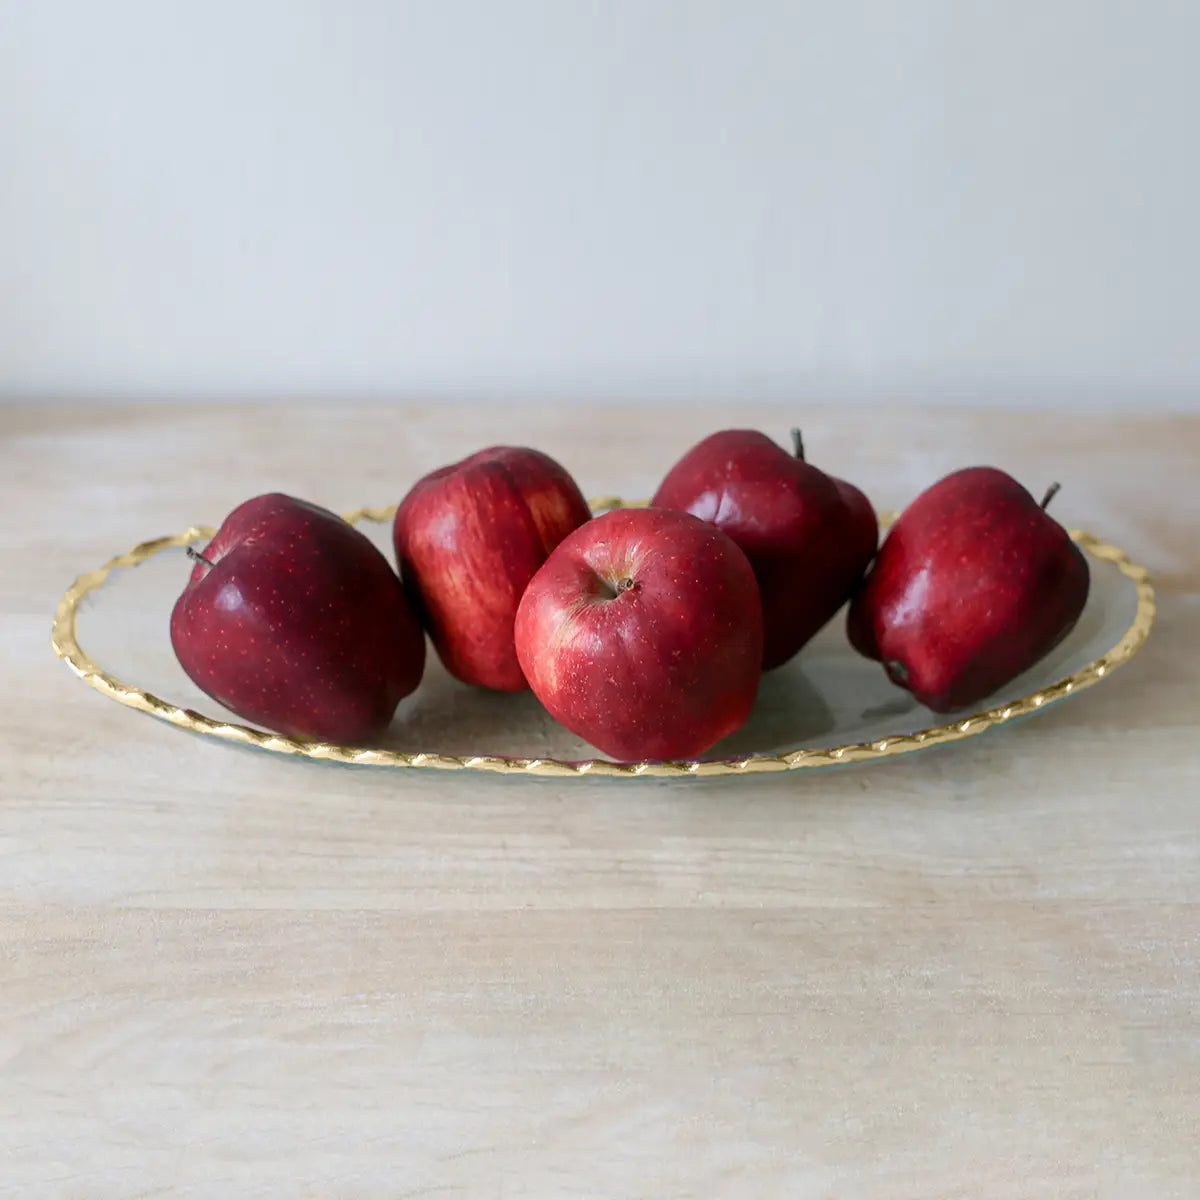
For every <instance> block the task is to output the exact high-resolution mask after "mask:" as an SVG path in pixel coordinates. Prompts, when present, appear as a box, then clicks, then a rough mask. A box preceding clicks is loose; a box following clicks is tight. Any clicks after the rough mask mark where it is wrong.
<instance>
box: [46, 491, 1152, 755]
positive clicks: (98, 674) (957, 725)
mask: <svg viewBox="0 0 1200 1200" xmlns="http://www.w3.org/2000/svg"><path fill="white" fill-rule="evenodd" d="M590 503H591V507H592V510H593V512H600V511H603V510H605V509H611V508H627V507H640V506H641V505H644V504H645V501H632V502H627V501H624V500H622V499H621V498H620V497H619V496H604V497H600V498H598V499H595V500H592V501H591V502H590ZM395 512H396V506H395V505H390V506H386V507H381V508H356V509H354V510H353V511H352V512H348V513H346V514H344V515H345V519H346V520H347V521H348V522H349V523H350V524H352V525H354V524H357V523H358V522H359V521H363V520H368V521H390V520H391V519H392V517H393V516H394V515H395ZM894 519H895V518H894V514H891V513H881V514H880V523H881V525H882V526H883V527H885V528H886V527H887V525H889V524H890V523H891V521H892V520H894ZM215 532H216V530H215V529H213V528H212V527H211V526H206V525H194V526H193V527H192V528H191V529H188V530H186V531H185V532H183V533H178V534H174V535H172V536H169V537H161V538H155V539H154V540H152V541H148V542H142V543H141V544H140V545H137V546H135V547H134V548H133V549H132V550H130V551H129V552H128V553H126V554H119V555H117V556H116V557H115V558H111V559H109V561H108V562H106V563H105V564H104V566H102V567H98V568H97V569H96V570H94V571H88V572H86V573H85V574H83V575H80V576H79V578H78V579H76V580H75V582H74V583H73V584H72V585H71V586H70V587H69V588H68V589H67V591H66V593H65V594H64V595H63V598H62V600H61V601H59V605H58V612H57V613H56V614H55V618H54V628H53V631H52V635H51V645H52V646H53V648H54V653H55V654H57V655H58V657H59V658H61V659H63V660H64V661H65V662H66V664H67V665H68V666H69V667H70V668H71V670H72V671H74V672H75V674H76V675H78V676H79V678H80V679H82V680H83V681H84V682H85V683H88V684H91V686H92V687H94V688H95V689H96V690H97V691H99V692H101V693H102V694H103V695H105V696H108V697H109V698H110V699H112V700H116V701H117V703H119V704H125V705H128V706H129V707H130V708H134V709H137V710H138V711H139V712H144V713H147V714H148V715H149V716H152V717H158V718H159V719H160V720H163V721H169V722H170V723H171V724H172V725H177V726H179V728H181V729H188V730H191V731H192V732H193V733H203V734H207V735H209V736H210V737H218V738H225V739H227V740H228V741H233V742H242V743H243V744H245V745H250V746H257V747H259V748H260V749H263V750H272V751H274V752H276V753H278V754H296V755H302V756H304V757H306V758H317V759H326V760H329V761H332V762H341V763H356V764H365V765H371V766H386V767H413V768H425V769H433V770H442V771H459V770H476V771H492V772H499V773H503V774H526V775H554V776H559V777H563V778H581V777H584V776H607V777H616V778H623V779H628V778H636V777H639V776H653V777H666V778H677V777H685V776H690V777H711V776H724V775H754V774H758V773H761V772H768V771H795V770H800V769H803V768H807V767H826V766H833V765H835V764H838V763H855V762H867V761H870V760H872V759H876V758H891V757H894V756H896V755H899V754H908V753H911V752H912V751H914V750H920V749H923V748H924V747H926V746H938V745H942V744H943V743H945V742H956V741H960V740H961V739H962V738H967V737H974V736H975V735H976V734H980V733H984V732H986V731H987V730H989V729H994V728H996V727H997V726H998V725H1003V724H1004V723H1005V722H1007V721H1013V720H1016V719H1017V718H1018V717H1023V716H1027V715H1028V714H1029V713H1033V712H1036V711H1037V710H1038V709H1040V708H1044V707H1045V706H1046V705H1047V704H1050V703H1052V702H1053V701H1055V700H1059V699H1062V698H1063V697H1064V696H1068V695H1070V694H1071V693H1073V692H1077V691H1080V690H1082V689H1083V688H1086V687H1091V686H1092V684H1094V683H1098V682H1099V681H1100V680H1101V679H1103V678H1104V677H1105V676H1106V675H1108V674H1110V673H1111V672H1112V671H1114V670H1116V668H1117V667H1120V666H1123V665H1124V664H1125V663H1127V662H1128V661H1129V660H1130V659H1131V658H1132V657H1133V656H1134V654H1136V653H1137V651H1138V650H1139V649H1140V648H1141V646H1142V644H1143V643H1144V642H1145V640H1146V638H1147V637H1148V636H1149V634H1150V629H1151V626H1152V625H1153V624H1154V617H1155V612H1156V607H1155V599H1154V588H1153V585H1152V584H1151V582H1150V576H1149V573H1148V572H1147V571H1146V569H1145V568H1144V567H1139V566H1137V565H1136V564H1135V563H1132V562H1131V561H1130V560H1129V557H1128V556H1127V555H1126V554H1125V552H1124V551H1123V550H1121V549H1119V548H1118V547H1116V546H1113V545H1110V544H1109V543H1108V542H1104V541H1101V539H1100V538H1098V537H1095V536H1094V535H1092V534H1090V533H1086V532H1084V531H1083V530H1079V529H1075V530H1071V537H1072V538H1073V539H1074V540H1075V542H1076V543H1077V544H1078V545H1079V546H1080V547H1081V548H1082V549H1083V550H1085V551H1086V552H1087V553H1088V554H1090V555H1091V556H1092V557H1093V558H1096V559H1099V560H1100V561H1102V562H1108V563H1112V564H1113V565H1114V566H1115V567H1116V568H1117V569H1118V570H1119V571H1120V572H1121V574H1122V575H1125V576H1126V577H1127V578H1129V579H1130V580H1132V581H1133V583H1134V585H1135V586H1136V588H1137V613H1136V614H1135V616H1134V619H1133V623H1132V624H1131V625H1130V626H1129V628H1128V629H1127V630H1126V631H1125V633H1124V634H1123V635H1122V637H1121V639H1120V641H1118V642H1117V644H1116V645H1115V646H1113V648H1112V649H1111V650H1109V651H1108V652H1107V653H1106V654H1103V655H1101V656H1100V657H1099V658H1097V659H1095V660H1094V661H1093V662H1090V663H1088V665H1087V666H1086V667H1083V668H1082V669H1081V670H1079V671H1076V672H1075V673H1074V674H1073V675H1069V676H1067V677H1066V678H1065V679H1060V680H1059V681H1058V682H1057V683H1054V684H1051V685H1050V686H1049V687H1046V688H1042V689H1040V690H1039V691H1036V692H1032V693H1030V694H1029V695H1028V696H1022V697H1021V698H1020V699H1018V700H1014V701H1012V702H1011V703H1010V704H1005V705H1002V706H1000V707H998V708H988V709H983V710H981V711H980V712H976V713H972V714H971V715H970V716H966V717H960V718H959V719H958V720H957V721H953V722H951V723H949V724H946V725H934V726H931V727H930V728H928V729H922V730H919V731H917V732H916V733H906V734H896V735H894V736H890V737H883V738H878V739H876V740H875V741H872V742H856V743H852V744H849V745H843V746H822V747H809V748H806V749H797V750H789V751H785V752H783V753H781V754H752V755H749V756H747V757H744V758H733V759H689V760H685V761H679V762H637V763H619V762H612V761H611V760H609V759H606V758H592V759H585V760H581V761H578V762H569V761H564V760H561V759H555V758H504V757H501V756H498V755H473V756H469V757H458V756H455V755H448V754H426V753H405V752H402V751H398V750H378V749H370V748H369V747H361V746H339V745H335V744H332V743H327V742H306V741H301V740H299V739H296V738H290V737H284V736H282V735H281V734H276V733H264V732H263V731H261V730H258V729H251V728H250V727H249V726H246V725H238V724H235V723H232V722H225V721H215V720H213V719H212V718H211V717H206V716H204V715H203V714H202V713H198V712H194V711H192V710H191V709H187V708H179V707H178V706H177V705H174V704H171V703H169V702H168V701H166V700H162V699H160V698H159V697H158V696H155V695H153V694H152V693H150V692H147V691H145V690H143V689H142V688H139V687H135V686H133V685H131V684H127V683H123V682H122V681H121V680H119V679H117V678H116V677H115V676H113V675H110V674H109V673H108V672H106V671H104V670H103V669H102V668H101V667H100V666H99V665H98V664H97V663H95V662H93V660H92V659H91V658H90V657H89V656H88V655H87V654H86V653H85V652H84V651H83V649H82V648H81V647H80V645H79V641H78V638H77V636H76V617H77V614H78V610H79V603H80V601H81V600H82V599H83V598H84V596H86V595H88V594H89V593H90V592H94V591H96V590H97V589H98V588H99V587H100V586H101V585H102V584H103V583H104V581H105V580H106V579H107V578H108V576H109V574H110V573H111V572H112V571H113V570H115V569H116V568H117V567H136V566H138V565H139V564H140V563H143V562H145V561H146V560H147V559H148V558H151V557H152V556H153V555H155V554H158V553H159V552H160V551H163V550H167V549H170V548H172V547H176V546H187V545H190V544H191V543H192V542H195V541H199V540H201V539H207V538H211V537H212V536H213V535H214V534H215Z"/></svg>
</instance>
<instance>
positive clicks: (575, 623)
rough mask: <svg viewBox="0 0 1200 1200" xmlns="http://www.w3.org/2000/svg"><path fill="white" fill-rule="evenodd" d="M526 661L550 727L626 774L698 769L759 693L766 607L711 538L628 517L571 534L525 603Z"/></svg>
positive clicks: (522, 639) (737, 556)
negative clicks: (632, 767) (663, 766)
mask: <svg viewBox="0 0 1200 1200" xmlns="http://www.w3.org/2000/svg"><path fill="white" fill-rule="evenodd" d="M516 644H517V653H518V655H519V657H520V662H521V666H522V668H523V669H524V672H525V675H526V677H527V678H528V680H529V683H530V686H531V687H532V688H533V690H534V693H535V694H536V696H537V697H538V699H539V700H540V701H541V702H542V704H543V705H545V707H546V709H547V710H548V711H549V713H550V714H551V716H553V717H554V718H555V719H556V720H557V721H559V722H560V723H561V724H563V725H565V726H566V727H567V728H568V729H570V730H571V731H572V732H573V733H576V734H578V735H579V736H580V737H582V738H585V739H586V740H587V741H589V742H590V743H591V744H592V745H593V746H596V747H597V748H598V749H600V750H601V751H603V752H604V753H605V754H607V755H610V756H611V757H613V758H616V759H620V760H622V761H626V762H628V761H633V760H640V759H676V758H691V757H693V756H695V755H697V754H702V753H703V752H704V751H705V750H707V749H709V747H710V746H712V745H713V744H714V743H715V742H717V741H719V740H720V739H721V738H723V737H726V736H727V735H728V734H731V733H733V732H734V731H735V730H737V729H739V728H740V727H741V726H742V725H743V724H744V723H745V721H746V718H747V717H748V716H749V714H750V710H751V708H752V707H753V705H754V700H755V697H756V695H757V693H758V682H759V677H760V675H761V671H762V666H761V664H762V606H761V604H760V601H759V595H758V585H757V583H756V582H755V579H754V572H753V570H751V567H750V564H749V562H747V560H746V556H745V555H744V554H743V553H742V552H741V551H740V550H739V549H738V548H737V545H736V544H735V543H734V542H733V541H732V540H731V539H730V538H728V537H727V536H726V535H725V534H723V533H722V532H721V531H720V530H719V529H716V528H715V527H714V526H712V525H710V524H708V523H706V522H704V521H700V520H698V519H697V518H695V517H692V516H689V515H688V514H687V513H680V512H672V511H668V510H666V509H654V508H648V509H621V510H617V511H615V512H609V513H605V514H603V515H602V516H599V517H597V518H596V519H595V520H593V521H589V522H588V524H586V525H584V526H582V527H581V528H580V529H577V530H575V532H574V533H572V534H570V535H569V536H568V537H567V538H565V539H564V540H563V542H562V543H561V544H560V545H559V547H558V549H556V550H555V551H554V553H553V554H551V555H550V557H549V558H548V559H547V560H546V563H545V565H544V566H543V567H542V568H541V569H540V570H539V571H538V573H537V574H536V575H535V576H534V577H533V580H532V581H531V582H530V584H529V587H528V588H527V589H526V591H525V595H524V597H523V599H522V600H521V605H520V608H519V610H518V612H517V621H516Z"/></svg>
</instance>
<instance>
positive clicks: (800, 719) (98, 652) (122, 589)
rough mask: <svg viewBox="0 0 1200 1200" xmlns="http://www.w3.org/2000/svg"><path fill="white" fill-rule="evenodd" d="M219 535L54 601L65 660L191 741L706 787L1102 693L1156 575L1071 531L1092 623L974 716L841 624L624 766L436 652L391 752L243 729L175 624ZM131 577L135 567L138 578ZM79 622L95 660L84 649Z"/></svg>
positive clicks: (386, 544) (134, 557)
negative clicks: (455, 671) (695, 734)
mask: <svg viewBox="0 0 1200 1200" xmlns="http://www.w3.org/2000/svg"><path fill="white" fill-rule="evenodd" d="M637 503H638V502H634V504H637ZM591 504H592V508H593V511H596V512H600V511H603V510H605V509H609V508H618V507H623V506H624V505H625V504H626V502H625V501H622V500H621V499H620V498H618V497H615V496H607V497H603V498H601V499H598V500H593V501H591ZM394 513H395V506H392V507H386V508H360V509H356V510H355V511H353V512H351V513H347V514H346V520H347V521H349V522H351V523H352V524H358V523H360V522H361V523H363V528H364V532H365V533H366V534H367V535H368V536H369V537H370V538H371V540H372V541H373V542H375V544H376V545H378V546H379V547H380V549H381V550H383V552H384V554H385V555H386V556H387V557H388V559H389V561H390V560H391V545H390V541H391V536H390V535H391V530H390V525H389V524H388V522H390V520H391V518H392V516H393V515H394ZM893 519H894V515H893V514H890V513H881V514H880V523H881V525H882V526H884V527H885V528H886V526H887V525H888V524H890V523H891V521H892V520H893ZM214 532H215V530H213V529H212V528H211V527H206V526H195V527H193V528H191V529H189V530H187V531H186V532H184V533H180V534H175V535H174V536H170V537H162V538H156V539H155V540H153V541H149V542H143V543H142V544H141V545H139V546H135V547H134V548H133V549H132V550H131V551H129V553H127V554H121V555H118V556H117V557H116V558H113V559H110V560H109V562H107V563H105V564H104V566H102V567H99V568H98V569H96V570H94V571H89V572H87V573H86V574H84V575H81V576H80V577H79V578H78V579H77V580H76V581H75V583H74V584H72V586H71V587H70V588H69V589H68V591H67V593H66V594H65V595H64V596H63V598H62V600H61V602H60V603H59V607H58V613H57V615H56V617H55V620H54V630H53V637H52V644H53V647H54V651H55V653H56V654H58V656H59V657H60V658H62V659H64V660H65V661H66V663H67V664H68V666H70V668H71V669H72V670H73V671H74V672H75V673H76V674H77V675H78V676H79V677H80V678H81V679H82V680H84V682H86V683H89V684H91V685H92V687H94V688H96V689H97V690H99V691H100V692H102V693H103V694H104V695H106V696H108V697H110V698H111V699H113V700H116V701H118V702H119V703H121V704H126V705H128V706H129V707H130V708H134V709H137V710H138V711H139V712H142V713H146V714H148V715H150V716H153V717H158V718H160V719H161V720H164V721H169V722H171V724H173V725H178V726H179V727H181V728H183V729H188V730H191V731H192V732H194V733H200V734H204V735H206V736H209V737H216V738H225V739H227V740H229V741H235V742H242V743H244V744H247V745H252V746H258V747H260V748H262V749H264V750H270V751H274V752H276V753H281V754H298V755H304V756H307V757H309V758H319V759H328V760H332V761H335V762H344V763H361V764H370V765H376V766H386V767H405V768H414V767H416V768H432V769H439V770H478V771H495V772H504V773H525V774H530V775H555V776H564V777H575V778H578V777H583V776H594V775H604V776H616V777H620V778H631V777H638V776H644V775H648V776H692V777H696V776H719V775H746V774H753V773H757V772H765V771H791V770H798V769H802V768H809V767H823V766H832V765H836V764H840V763H854V762H863V761H867V760H871V759H876V758H885V757H891V756H894V755H899V754H905V753H908V752H910V751H913V750H919V749H922V748H924V747H927V746H937V745H942V744H945V743H947V742H953V741H958V740H960V739H961V738H965V737H972V736H974V735H975V734H979V733H983V732H985V731H986V730H989V729H994V728H996V727H997V726H998V725H1003V724H1004V723H1005V722H1007V721H1012V720H1016V719H1017V718H1018V717H1024V716H1028V715H1030V714H1032V713H1036V712H1038V711H1039V710H1041V709H1043V708H1045V707H1046V706H1047V705H1048V704H1051V703H1053V702H1054V701H1057V700H1061V699H1063V698H1065V697H1067V696H1071V695H1074V694H1075V693H1076V692H1079V691H1080V690H1082V689H1083V688H1086V687H1089V686H1091V685H1092V684H1094V683H1097V682H1099V681H1100V680H1102V679H1104V678H1106V677H1107V676H1108V674H1109V673H1110V672H1111V671H1112V670H1113V669H1115V668H1116V667H1119V666H1121V665H1122V664H1123V663H1125V662H1127V661H1128V660H1129V659H1130V658H1131V657H1132V656H1133V655H1134V653H1135V652H1136V651H1137V650H1138V648H1139V647H1140V646H1141V645H1142V643H1143V642H1144V641H1145V640H1146V637H1147V635H1148V634H1149V632H1150V627H1151V625H1152V624H1153V622H1154V613H1155V608H1154V590H1153V588H1152V586H1151V584H1150V580H1149V576H1148V575H1147V572H1146V571H1145V569H1144V568H1142V567H1138V566H1135V565H1134V564H1133V563H1131V562H1130V561H1129V559H1128V558H1127V557H1126V555H1125V553H1124V552H1123V551H1121V550H1119V549H1118V548H1117V547H1115V546H1110V545H1108V544H1107V543H1106V542H1103V541H1101V540H1100V539H1099V538H1097V537H1094V536H1093V535H1091V534H1089V533H1084V532H1083V531H1081V530H1073V531H1072V533H1071V536H1072V537H1073V538H1074V539H1075V541H1076V542H1077V543H1078V544H1079V545H1080V546H1081V547H1082V548H1083V549H1084V550H1085V551H1086V552H1087V554H1088V556H1089V560H1090V562H1089V565H1090V566H1091V569H1092V586H1091V592H1090V595H1089V597H1088V602H1087V607H1086V608H1085V609H1084V612H1083V615H1082V616H1081V617H1080V619H1079V622H1078V624H1077V625H1076V627H1075V629H1074V630H1073V631H1072V632H1071V634H1070V635H1069V636H1068V637H1067V638H1066V639H1065V640H1064V641H1063V642H1062V644H1061V645H1059V646H1058V647H1057V648H1056V649H1055V650H1054V651H1053V652H1052V653H1051V654H1050V655H1049V656H1048V657H1047V658H1045V659H1043V660H1042V661H1041V662H1040V663H1038V664H1037V665H1036V666H1035V667H1033V668H1032V669H1031V670H1029V671H1027V672H1026V673H1025V674H1024V675H1022V676H1020V677H1019V678H1018V679H1016V680H1014V681H1013V682H1012V683H1011V684H1009V685H1008V687H1006V688H1003V689H1002V690H1001V691H999V692H998V693H996V695H994V696H993V697H991V698H990V703H989V706H988V707H987V708H986V709H982V710H980V711H977V712H963V713H958V714H951V715H950V716H948V717H947V716H944V715H943V716H937V715H935V714H934V713H932V712H930V711H929V710H928V709H926V708H924V707H922V706H921V705H919V704H918V703H917V702H916V701H915V700H914V699H913V698H912V697H911V696H910V695H909V694H908V693H907V692H905V691H903V690H901V689H900V688H897V687H895V686H894V685H893V684H892V683H891V682H889V680H888V679H887V677H886V676H885V675H884V673H883V669H882V668H881V667H880V666H879V664H878V663H874V662H869V661H868V660H866V659H864V658H862V657H860V656H859V655H858V654H857V653H856V652H855V651H854V650H853V649H852V648H851V646H850V644H849V642H848V641H847V640H846V636H845V632H844V620H845V618H844V615H843V614H839V615H838V616H836V617H835V618H834V619H833V620H832V621H831V622H830V623H829V625H827V626H826V627H825V629H824V630H823V631H822V632H821V633H820V634H818V635H817V637H816V638H814V639H813V641H812V642H810V643H809V644H808V645H807V646H806V647H805V648H804V649H803V650H802V651H801V652H800V654H799V655H798V656H797V657H796V658H795V659H793V660H792V661H791V662H790V663H788V664H786V665H785V666H783V667H781V668H779V669H778V670H775V671H771V672H769V673H768V674H766V675H764V676H763V681H762V686H761V688H760V691H759V696H758V702H757V704H756V705H755V709H754V712H753V714H752V715H751V717H750V720H749V721H748V722H747V723H746V725H744V726H743V727H742V728H741V729H740V730H738V731H737V733H735V734H733V735H731V736H730V737H728V738H726V739H725V740H724V741H722V742H719V743H718V744H717V745H716V746H714V747H713V749H712V750H710V751H709V752H708V754H707V755H705V756H704V757H703V758H701V759H690V760H685V761H678V762H638V763H619V762H613V761H611V760H609V759H606V758H596V757H593V755H594V754H595V751H594V750H593V749H592V748H591V747H590V746H588V744H587V743H586V742H583V741H581V740H580V739H579V738H577V737H575V735H574V734H572V733H570V732H569V731H567V730H566V729H564V728H563V727H562V726H561V725H558V724H557V723H556V722H555V721H553V720H552V719H551V717H550V716H549V714H547V713H546V711H545V710H544V709H543V708H542V707H541V705H540V704H539V703H538V702H537V700H536V699H535V698H534V696H533V695H532V693H529V692H525V693H521V694H518V695H502V694H499V693H493V692H485V691H482V690H480V689H477V688H470V687H467V686H466V685H464V684H461V683H459V682H458V681H457V680H455V679H453V678H451V677H450V676H449V675H447V673H446V672H445V671H444V670H443V669H442V666H441V664H440V663H439V662H438V660H437V656H436V655H435V654H433V653H432V651H431V652H430V655H429V660H428V665H427V667H426V672H425V678H424V679H423V680H422V682H421V686H420V687H419V688H418V689H417V691H416V692H415V693H414V694H413V695H412V696H410V697H408V698H407V699H406V700H404V701H403V702H402V703H401V705H400V708H399V710H398V711H397V713H396V719H395V720H394V721H393V722H392V725H391V727H390V728H389V730H388V732H387V734H386V735H385V736H384V738H383V739H381V741H380V743H379V744H378V745H371V746H339V745H333V744H329V743H325V742H307V741H302V740H297V739H295V738H289V737H283V736H281V735H280V734H275V733H270V732H268V731H265V730H262V729H258V728H255V727H253V726H250V725H246V724H243V723H241V720H240V718H238V717H237V716H235V715H234V714H233V713H231V712H229V711H228V710H226V709H224V708H222V707H221V706H220V705H219V704H217V702H216V701H214V700H211V699H210V698H209V697H208V696H206V695H205V694H204V693H203V692H201V691H200V690H199V689H198V688H197V687H196V686H195V684H193V683H192V681H191V680H190V679H189V678H188V677H187V675H186V674H185V673H184V671H183V669H182V668H181V667H180V666H179V664H178V662H176V660H175V656H174V653H173V652H172V650H171V643H170V637H169V634H168V621H169V617H170V612H171V608H172V606H173V605H174V603H175V600H176V598H177V597H178V595H179V593H180V592H181V591H182V589H183V585H184V582H185V580H186V579H187V576H188V573H189V571H190V569H191V564H190V563H189V562H188V561H187V559H186V558H185V549H184V548H185V547H186V546H188V545H189V544H191V543H192V542H197V541H205V540H207V539H209V538H211V537H212V536H213V534H214ZM131 567H138V568H139V569H138V570H136V571H134V570H129V569H127V568H131ZM81 616H82V617H83V623H84V625H85V626H86V642H87V646H88V651H84V649H83V648H82V647H81V645H80V642H79V634H78V624H79V618H80V617H81ZM101 664H103V665H101ZM128 680H136V681H137V682H136V683H131V682H126V681H128ZM164 697H171V699H165V698H164Z"/></svg>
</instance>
